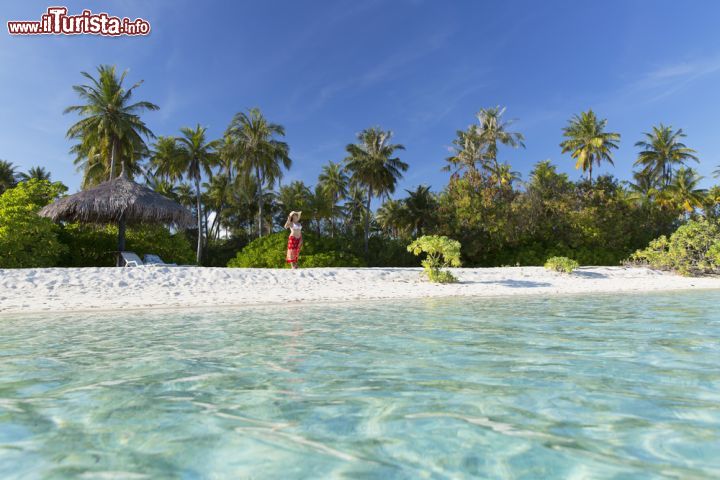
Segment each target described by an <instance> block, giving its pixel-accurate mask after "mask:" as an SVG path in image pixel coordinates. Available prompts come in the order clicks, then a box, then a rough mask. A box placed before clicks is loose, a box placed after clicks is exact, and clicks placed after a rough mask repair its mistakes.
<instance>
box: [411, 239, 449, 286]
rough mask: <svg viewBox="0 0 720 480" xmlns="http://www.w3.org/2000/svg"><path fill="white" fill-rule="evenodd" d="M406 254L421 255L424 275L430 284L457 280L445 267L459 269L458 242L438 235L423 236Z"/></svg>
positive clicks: (412, 244) (413, 243)
mask: <svg viewBox="0 0 720 480" xmlns="http://www.w3.org/2000/svg"><path fill="white" fill-rule="evenodd" d="M407 249H408V252H412V253H413V255H423V254H424V256H425V258H424V259H423V260H422V261H421V262H420V264H421V265H422V266H423V270H424V274H425V275H426V276H427V277H428V280H430V281H431V282H437V283H454V282H457V278H455V276H454V275H453V274H452V273H450V272H449V271H447V270H443V269H444V268H447V267H459V266H461V265H462V262H461V261H460V242H458V241H457V240H453V239H451V238H448V237H445V236H439V235H423V236H422V237H420V238H418V239H417V240H415V241H414V242H412V243H411V244H410V245H408V247H407Z"/></svg>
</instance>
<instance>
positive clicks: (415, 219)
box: [405, 185, 437, 237]
mask: <svg viewBox="0 0 720 480" xmlns="http://www.w3.org/2000/svg"><path fill="white" fill-rule="evenodd" d="M405 191H406V192H407V193H408V197H407V198H406V199H405V208H406V211H407V218H408V223H409V224H410V226H411V227H412V229H413V230H414V231H415V235H416V236H418V237H419V236H422V235H423V234H424V229H425V227H426V226H427V224H428V221H429V220H430V219H432V217H433V216H434V213H435V210H436V209H437V200H435V195H433V193H432V192H431V191H430V187H429V186H427V185H418V186H417V188H416V189H415V190H414V191H413V190H405Z"/></svg>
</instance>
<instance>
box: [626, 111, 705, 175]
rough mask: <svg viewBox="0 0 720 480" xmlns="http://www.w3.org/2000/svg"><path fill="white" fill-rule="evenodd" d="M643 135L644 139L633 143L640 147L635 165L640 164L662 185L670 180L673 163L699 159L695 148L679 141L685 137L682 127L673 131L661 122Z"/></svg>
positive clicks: (683, 163)
mask: <svg viewBox="0 0 720 480" xmlns="http://www.w3.org/2000/svg"><path fill="white" fill-rule="evenodd" d="M644 135H645V140H641V141H639V142H637V143H635V146H636V147H640V148H642V151H641V152H640V153H639V154H638V158H637V160H636V161H635V165H642V166H643V167H644V169H645V171H646V172H647V173H648V174H650V175H651V176H652V177H653V178H654V179H656V180H657V181H658V182H659V183H661V184H662V186H664V187H667V186H668V185H670V182H671V181H672V174H673V166H674V165H681V166H684V165H685V164H686V162H687V161H689V160H694V161H696V162H698V161H699V159H698V157H697V156H695V153H696V152H695V150H693V149H691V148H688V147H687V146H686V145H685V144H684V143H682V142H681V141H680V139H681V138H684V137H686V135H685V134H684V133H683V131H682V129H678V130H675V131H673V129H672V127H671V126H665V125H663V124H662V123H661V124H660V125H658V126H656V127H653V131H652V132H650V133H645V134H644Z"/></svg>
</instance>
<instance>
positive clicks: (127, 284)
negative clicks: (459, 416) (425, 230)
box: [0, 267, 720, 314]
mask: <svg viewBox="0 0 720 480" xmlns="http://www.w3.org/2000/svg"><path fill="white" fill-rule="evenodd" d="M452 271H453V272H454V273H455V274H456V276H457V277H458V278H459V280H460V283H457V284H452V285H437V284H431V283H428V282H426V281H424V280H423V279H422V278H421V276H420V269H419V268H318V269H306V270H303V269H300V270H297V271H292V270H289V269H288V270H267V269H228V268H198V267H141V268H47V269H17V270H0V313H5V314H7V313H21V312H44V311H49V312H61V311H83V310H118V309H128V308H133V309H146V308H183V307H216V306H243V305H260V304H272V303H283V302H313V301H346V300H362V299H393V298H421V297H445V296H463V297H488V296H512V295H558V294H583V293H584V294H589V293H596V292H603V293H612V292H617V293H624V292H649V291H663V290H685V289H720V277H702V278H688V277H681V276H678V275H674V274H671V273H666V272H658V271H654V270H650V269H647V268H626V267H584V268H581V269H579V270H577V271H576V272H574V273H572V274H571V275H565V274H560V273H555V272H549V271H547V270H545V269H544V268H542V267H503V268H467V269H453V270H452Z"/></svg>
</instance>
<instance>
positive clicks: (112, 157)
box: [109, 137, 117, 180]
mask: <svg viewBox="0 0 720 480" xmlns="http://www.w3.org/2000/svg"><path fill="white" fill-rule="evenodd" d="M116 143H117V141H116V140H115V137H113V139H112V144H111V145H110V178H109V180H112V179H113V176H114V175H115V150H116Z"/></svg>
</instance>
